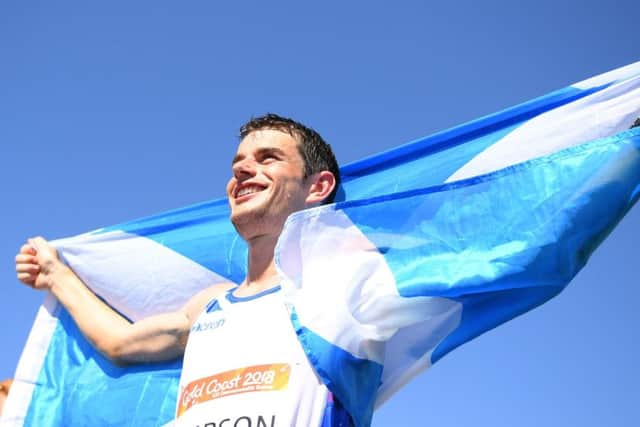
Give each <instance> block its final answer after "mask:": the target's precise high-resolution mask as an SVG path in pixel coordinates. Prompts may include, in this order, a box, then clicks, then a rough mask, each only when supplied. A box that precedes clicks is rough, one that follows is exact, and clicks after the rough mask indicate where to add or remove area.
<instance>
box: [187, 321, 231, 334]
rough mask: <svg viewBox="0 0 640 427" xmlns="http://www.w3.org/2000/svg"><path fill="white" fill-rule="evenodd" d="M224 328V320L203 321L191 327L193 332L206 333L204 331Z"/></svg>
mask: <svg viewBox="0 0 640 427" xmlns="http://www.w3.org/2000/svg"><path fill="white" fill-rule="evenodd" d="M221 326H224V318H222V319H215V320H203V321H199V322H196V323H194V324H193V326H192V327H191V332H192V333H194V332H204V331H212V330H214V329H218V328H219V327H221Z"/></svg>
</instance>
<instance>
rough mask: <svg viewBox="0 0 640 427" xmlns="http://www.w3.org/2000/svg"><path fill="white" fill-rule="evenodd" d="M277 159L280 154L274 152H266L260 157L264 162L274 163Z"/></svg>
mask: <svg viewBox="0 0 640 427" xmlns="http://www.w3.org/2000/svg"><path fill="white" fill-rule="evenodd" d="M276 160H278V156H277V155H275V154H273V153H266V154H264V155H263V156H262V158H261V159H260V161H261V162H262V163H273V162H275V161H276Z"/></svg>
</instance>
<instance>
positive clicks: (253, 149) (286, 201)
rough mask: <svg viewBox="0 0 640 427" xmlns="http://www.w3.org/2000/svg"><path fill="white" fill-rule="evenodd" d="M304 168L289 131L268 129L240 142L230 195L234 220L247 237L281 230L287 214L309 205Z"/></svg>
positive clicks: (237, 227)
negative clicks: (307, 202) (307, 203)
mask: <svg viewBox="0 0 640 427" xmlns="http://www.w3.org/2000/svg"><path fill="white" fill-rule="evenodd" d="M303 170H304V161H303V159H302V156H301V155H300V152H299V151H298V142H297V141H296V140H295V139H294V138H293V137H292V136H291V135H289V134H287V133H284V132H280V131H277V130H271V129H265V130H260V131H255V132H252V133H250V134H249V135H247V136H246V137H245V138H244V139H243V140H242V141H241V142H240V145H239V146H238V151H237V153H236V156H235V158H234V160H233V165H232V171H233V176H232V177H231V179H230V180H229V183H228V184H227V196H228V198H229V206H230V207H231V222H233V224H234V225H235V227H236V229H237V230H238V232H239V233H240V234H241V235H242V236H243V237H244V238H245V239H250V238H252V237H256V236H260V235H265V234H274V233H277V234H280V231H281V230H282V226H283V225H284V222H285V220H286V219H287V217H288V216H289V215H290V214H291V213H293V212H296V211H298V210H301V209H304V208H305V207H306V198H307V195H308V192H309V184H308V183H307V182H306V181H307V180H305V179H304V174H303Z"/></svg>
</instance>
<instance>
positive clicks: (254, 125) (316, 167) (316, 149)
mask: <svg viewBox="0 0 640 427" xmlns="http://www.w3.org/2000/svg"><path fill="white" fill-rule="evenodd" d="M265 129H271V130H277V131H280V132H285V133H288V134H289V135H291V136H292V137H293V138H294V139H295V140H296V141H298V151H299V152H300V156H301V157H302V160H303V161H304V177H305V178H307V177H309V176H311V175H313V174H314V173H317V172H322V171H329V172H331V173H332V174H333V176H334V177H335V179H336V186H335V187H334V188H333V191H332V192H331V194H329V195H328V196H327V198H326V199H324V200H323V201H322V204H328V203H333V201H334V200H335V197H336V192H337V191H338V186H339V185H340V170H339V168H338V162H337V161H336V156H335V155H334V154H333V150H332V149H331V145H329V144H327V143H326V142H325V140H324V139H322V137H321V136H320V134H319V133H318V132H316V131H315V130H313V129H311V128H309V127H306V126H305V125H303V124H302V123H298V122H296V121H295V120H292V119H289V118H287V117H281V116H279V115H277V114H273V113H268V114H265V115H264V116H260V117H254V118H251V120H249V121H248V122H247V123H245V124H243V125H242V126H241V127H240V139H244V138H245V137H246V136H247V135H249V134H250V133H251V132H255V131H258V130H265Z"/></svg>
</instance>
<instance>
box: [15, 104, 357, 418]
mask: <svg viewBox="0 0 640 427" xmlns="http://www.w3.org/2000/svg"><path fill="white" fill-rule="evenodd" d="M240 137H241V142H240V144H239V146H238V150H237V154H236V156H235V157H234V159H233V162H232V176H231V179H230V180H229V183H228V185H227V196H228V198H229V205H230V208H231V221H232V222H233V224H234V226H235V228H236V229H237V231H238V233H239V234H240V236H241V237H242V238H243V239H244V240H245V241H246V242H247V245H248V265H247V276H246V278H245V280H244V281H243V282H242V283H241V284H240V285H237V286H236V284H234V283H226V284H221V285H216V286H212V287H210V288H208V289H205V290H204V291H202V292H200V293H198V294H197V295H195V296H193V297H192V298H191V299H190V300H189V301H188V302H187V304H185V306H184V307H183V308H182V309H180V310H178V311H176V312H171V313H166V314H161V315H157V316H152V317H149V318H146V319H143V320H141V321H138V322H135V323H130V322H128V321H127V320H126V319H124V318H123V317H121V316H120V315H119V314H118V313H116V312H115V311H114V310H112V309H111V308H110V307H109V306H107V305H106V304H104V303H103V302H102V301H101V300H100V299H99V298H97V297H96V296H95V295H94V294H93V293H92V292H91V291H90V290H89V289H88V288H87V287H86V286H85V284H84V283H82V281H81V280H80V279H79V278H78V277H77V276H76V274H75V273H74V272H73V271H72V270H71V269H70V268H68V267H67V266H66V265H64V264H63V263H62V262H61V261H60V260H59V258H58V256H57V253H56V251H55V249H54V248H53V247H51V246H50V245H49V244H48V243H47V242H46V241H45V240H44V239H42V238H34V239H30V240H29V241H28V243H27V244H25V245H24V246H23V247H22V248H21V250H20V253H19V254H18V255H17V256H16V271H17V275H18V279H19V280H20V281H22V282H23V283H25V284H27V285H29V286H32V287H34V288H36V289H44V290H50V291H51V292H52V293H53V294H54V295H55V296H56V297H57V298H58V300H59V301H60V302H61V303H62V304H63V305H64V306H65V308H66V309H67V311H68V312H69V313H70V314H71V316H72V317H73V319H74V320H75V322H76V323H77V325H78V327H79V328H80V330H81V331H82V332H83V333H84V334H85V335H86V337H87V338H88V339H89V341H90V342H91V343H92V344H93V345H94V346H95V347H96V348H97V349H98V350H100V351H101V352H102V353H103V354H105V355H106V356H107V357H109V358H110V359H111V360H113V361H114V362H116V363H118V364H131V363H138V362H149V361H163V360H171V359H175V358H178V357H181V356H182V355H183V354H184V363H183V372H182V376H181V380H180V395H179V397H178V402H177V409H176V415H177V420H176V423H177V424H178V425H185V426H209V427H212V426H221V425H264V426H320V425H323V426H337V425H341V426H342V425H350V424H351V420H350V417H349V415H348V414H347V413H346V411H344V410H343V409H342V406H341V405H340V404H339V403H338V402H334V401H333V396H332V394H331V393H330V391H329V390H328V388H327V387H326V385H325V384H324V383H323V381H322V380H321V379H320V378H319V377H318V375H317V374H316V372H315V371H314V369H313V367H312V366H311V364H310V362H309V360H308V359H307V356H306V354H305V352H304V351H303V349H302V347H301V346H300V343H299V342H298V338H297V336H296V333H295V331H294V329H293V327H292V323H291V318H290V313H289V311H288V310H287V306H286V304H285V302H284V299H283V298H282V296H281V292H280V280H281V279H280V277H279V276H278V273H277V271H276V267H275V264H274V248H275V245H276V243H277V240H278V237H279V236H280V233H281V232H282V229H283V227H284V223H285V221H286V219H287V217H288V216H289V215H290V214H292V213H294V212H296V211H299V210H302V209H306V208H310V207H314V206H318V205H320V204H323V203H331V202H332V201H333V199H334V197H335V194H336V189H337V186H338V184H339V180H340V178H339V171H338V165H337V162H336V159H335V157H334V155H333V153H332V151H331V148H330V146H329V145H328V144H326V143H325V142H324V141H323V140H322V138H321V137H320V135H319V134H318V133H317V132H315V131H314V130H312V129H309V128H307V127H305V126H303V125H301V124H299V123H297V122H295V121H293V120H290V119H287V118H283V117H279V116H277V115H274V114H268V115H266V116H263V117H259V118H256V119H252V120H251V121H249V122H248V123H247V124H245V125H244V126H242V128H241V129H240ZM256 349H259V350H258V351H256ZM243 423H244V424H243Z"/></svg>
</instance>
